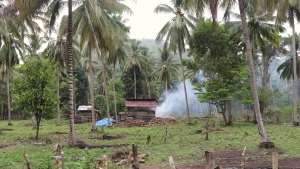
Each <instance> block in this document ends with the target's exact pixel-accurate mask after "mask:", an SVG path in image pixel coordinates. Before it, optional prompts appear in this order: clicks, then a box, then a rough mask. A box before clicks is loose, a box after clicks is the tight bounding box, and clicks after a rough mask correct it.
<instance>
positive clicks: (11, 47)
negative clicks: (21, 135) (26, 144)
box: [0, 20, 22, 125]
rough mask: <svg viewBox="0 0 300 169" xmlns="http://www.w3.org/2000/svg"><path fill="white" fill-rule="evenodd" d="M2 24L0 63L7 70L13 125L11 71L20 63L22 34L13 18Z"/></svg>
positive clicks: (9, 118) (10, 123) (8, 101)
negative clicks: (19, 54)
mask: <svg viewBox="0 0 300 169" xmlns="http://www.w3.org/2000/svg"><path fill="white" fill-rule="evenodd" d="M4 22H5V24H1V26H0V35H1V39H2V40H3V42H4V44H3V46H2V48H1V50H0V53H1V56H2V58H1V59H0V64H1V67H2V71H3V72H5V76H6V82H7V106H8V125H12V122H11V111H10V109H11V108H10V72H11V69H12V67H13V66H14V65H16V64H18V63H19V57H18V53H21V51H22V50H21V42H20V39H21V35H20V34H19V32H18V31H17V27H15V25H14V24H13V22H12V20H7V21H4Z"/></svg>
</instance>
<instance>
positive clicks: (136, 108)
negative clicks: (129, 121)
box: [119, 99, 157, 122]
mask: <svg viewBox="0 0 300 169" xmlns="http://www.w3.org/2000/svg"><path fill="white" fill-rule="evenodd" d="M156 106H157V104H156V100H155V99H127V100H126V107H127V109H128V110H127V111H125V112H119V115H120V116H127V117H132V118H134V119H140V120H144V121H146V122H148V121H150V120H151V119H153V118H154V117H155V109H156Z"/></svg>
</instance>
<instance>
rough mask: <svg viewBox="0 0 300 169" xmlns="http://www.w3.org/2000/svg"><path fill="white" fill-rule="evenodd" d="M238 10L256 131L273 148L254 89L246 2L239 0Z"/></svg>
mask: <svg viewBox="0 0 300 169" xmlns="http://www.w3.org/2000/svg"><path fill="white" fill-rule="evenodd" d="M238 3H239V9H240V15H241V21H242V27H243V34H244V39H245V43H246V54H247V58H248V64H249V69H250V77H251V88H252V93H253V98H254V111H255V115H256V120H257V124H258V130H259V133H260V135H261V137H262V143H263V144H268V143H270V144H271V145H270V146H271V147H272V146H274V144H273V145H272V143H271V142H270V140H269V138H268V136H267V133H266V131H265V128H264V125H263V121H262V117H261V113H260V108H259V107H260V106H259V99H258V94H257V87H256V75H255V68H254V61H253V56H252V49H251V43H250V38H249V31H248V24H247V18H246V9H247V7H246V3H247V2H246V1H244V0H239V1H238Z"/></svg>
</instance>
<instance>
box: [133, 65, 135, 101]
mask: <svg viewBox="0 0 300 169" xmlns="http://www.w3.org/2000/svg"><path fill="white" fill-rule="evenodd" d="M133 78H134V82H133V85H134V99H136V74H135V66H133Z"/></svg>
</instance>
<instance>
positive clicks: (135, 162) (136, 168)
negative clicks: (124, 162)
mask: <svg viewBox="0 0 300 169" xmlns="http://www.w3.org/2000/svg"><path fill="white" fill-rule="evenodd" d="M137 149H138V146H136V145H134V144H132V154H133V164H132V169H139V168H140V167H139V159H138V151H137Z"/></svg>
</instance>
